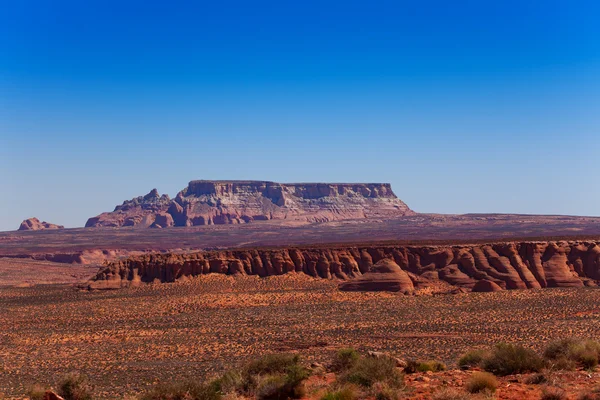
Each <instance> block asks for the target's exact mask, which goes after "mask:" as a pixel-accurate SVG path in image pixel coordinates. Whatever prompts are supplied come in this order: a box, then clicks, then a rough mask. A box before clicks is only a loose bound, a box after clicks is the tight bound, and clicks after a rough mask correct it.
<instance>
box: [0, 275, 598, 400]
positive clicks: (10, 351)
mask: <svg viewBox="0 0 600 400" xmlns="http://www.w3.org/2000/svg"><path fill="white" fill-rule="evenodd" d="M0 326H2V327H3V329H1V330H0V393H4V394H5V395H6V396H7V398H19V395H22V394H23V393H24V392H25V390H26V388H27V387H28V386H29V385H31V384H33V383H36V382H42V383H50V384H53V383H55V382H56V380H57V379H59V378H60V377H61V375H63V374H65V373H67V372H69V371H81V372H83V373H84V374H86V375H88V376H89V378H90V380H91V381H92V382H94V384H95V386H96V387H95V392H96V393H97V395H98V398H105V399H109V398H118V397H117V396H120V395H122V394H125V393H134V392H137V391H140V390H143V389H144V388H146V387H148V386H149V385H151V384H153V383H155V382H158V381H169V380H176V379H185V378H202V377H206V376H210V375H211V374H214V373H216V372H220V371H223V370H224V369H228V368H232V367H235V366H236V365H238V364H239V363H242V362H245V361H247V360H248V359H249V358H252V357H254V356H256V355H258V354H263V353H266V352H281V351H298V352H300V353H301V354H302V355H303V356H304V357H305V359H306V360H307V362H311V361H319V362H327V360H329V359H330V357H331V356H332V354H333V353H334V352H335V351H336V350H337V349H339V348H341V347H355V348H357V349H359V350H361V351H367V350H378V351H386V352H389V353H393V354H395V355H397V356H400V357H402V358H418V359H422V360H427V359H435V360H442V361H445V362H446V363H448V364H449V366H452V365H454V363H455V362H456V359H457V358H458V356H459V355H460V354H461V353H462V352H464V351H465V350H467V349H472V348H478V347H485V346H488V345H492V344H494V343H496V342H499V341H510V342H519V343H524V344H527V345H533V346H538V347H539V346H542V345H543V344H544V343H545V342H547V341H549V340H552V339H557V338H563V337H571V336H580V337H589V338H593V339H600V289H592V288H586V289H543V290H524V291H503V292H497V293H481V294H479V293H470V294H459V295H443V296H403V295H396V294H391V293H348V292H339V291H337V282H335V281H328V280H322V279H313V278H310V277H307V276H305V275H296V274H288V275H285V276H276V277H270V278H262V279H261V278H257V277H239V278H234V277H230V276H222V275H207V276H202V277H198V278H194V279H192V280H191V281H190V282H181V283H175V284H159V285H144V286H142V287H139V288H130V289H124V290H119V291H109V292H87V291H76V290H74V288H73V287H71V286H66V285H36V286H33V287H3V288H0ZM457 372H460V371H457Z"/></svg>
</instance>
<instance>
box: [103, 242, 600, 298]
mask: <svg viewBox="0 0 600 400" xmlns="http://www.w3.org/2000/svg"><path fill="white" fill-rule="evenodd" d="M599 243H600V242H596V241H569V242H567V241H559V242H507V243H494V244H488V245H461V246H424V247H412V246H364V247H362V246H348V247H343V246H341V247H327V248H311V247H306V248H285V249H255V250H243V249H241V250H223V251H203V252H195V253H186V254H173V253H167V254H146V255H141V256H135V257H130V258H126V259H122V260H119V261H115V262H112V263H109V264H107V266H106V267H105V268H104V269H103V270H101V272H99V273H98V275H97V276H96V277H95V278H94V281H95V282H93V283H92V287H94V286H96V287H102V286H105V287H120V286H127V285H129V284H130V283H131V282H152V281H160V282H174V281H176V280H177V279H179V278H182V277H189V276H196V275H202V274H209V273H218V274H227V275H237V274H247V275H258V276H261V277H265V276H271V275H281V274H286V273H303V274H307V275H309V276H312V277H318V278H324V279H332V278H338V279H342V280H348V279H354V278H361V277H362V279H363V280H364V279H366V278H368V277H369V273H373V272H375V273H376V272H377V270H378V268H375V269H374V265H376V264H377V263H378V262H380V261H382V260H387V261H391V262H393V263H395V264H396V265H397V266H398V268H399V270H395V268H393V265H392V268H391V269H390V267H389V265H390V264H388V265H387V267H385V268H387V272H388V273H389V272H393V273H397V275H398V274H399V275H402V276H403V275H404V274H406V275H407V276H408V277H409V278H410V281H411V282H412V284H413V286H414V287H415V288H419V287H426V286H427V285H430V284H432V283H435V282H440V281H443V282H445V283H446V284H449V285H451V286H454V287H458V288H466V289H469V290H471V289H473V288H474V287H475V289H476V290H478V291H481V290H483V291H490V290H496V286H497V287H499V288H500V289H538V288H546V287H580V286H584V285H586V286H593V285H595V284H596V283H597V282H598V281H600V245H599ZM379 272H381V271H379ZM384 272H385V271H384ZM402 279H404V278H402ZM483 281H486V282H483ZM479 282H483V283H480V284H478V283H479ZM402 285H404V286H403V288H404V287H406V288H408V289H410V287H409V285H408V281H406V280H404V281H403V283H402ZM401 291H402V290H401Z"/></svg>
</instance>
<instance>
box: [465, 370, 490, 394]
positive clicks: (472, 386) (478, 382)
mask: <svg viewBox="0 0 600 400" xmlns="http://www.w3.org/2000/svg"><path fill="white" fill-rule="evenodd" d="M497 388H498V380H497V379H496V377H495V376H494V375H492V374H490V373H487V372H475V373H474V374H473V375H472V376H471V378H469V380H468V382H467V386H466V389H467V392H469V393H480V392H483V391H486V390H487V391H489V392H491V393H494V392H495V391H496V389H497Z"/></svg>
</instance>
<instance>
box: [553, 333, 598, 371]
mask: <svg viewBox="0 0 600 400" xmlns="http://www.w3.org/2000/svg"><path fill="white" fill-rule="evenodd" d="M544 357H546V358H547V359H548V360H551V364H552V367H553V368H555V369H574V368H575V365H580V366H582V367H583V368H585V369H593V368H595V367H596V365H598V360H599V357H600V343H598V342H595V341H593V340H577V339H562V340H558V341H555V342H551V343H550V344H549V345H548V346H547V347H546V350H545V351H544Z"/></svg>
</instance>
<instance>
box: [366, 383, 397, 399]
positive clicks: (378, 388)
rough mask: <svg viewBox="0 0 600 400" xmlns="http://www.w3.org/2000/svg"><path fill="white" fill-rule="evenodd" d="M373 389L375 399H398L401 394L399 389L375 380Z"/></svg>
mask: <svg viewBox="0 0 600 400" xmlns="http://www.w3.org/2000/svg"><path fill="white" fill-rule="evenodd" d="M372 389H373V394H374V395H375V400H398V397H399V394H400V393H399V391H398V389H394V388H391V387H389V386H388V384H387V383H385V382H375V384H373V388H372Z"/></svg>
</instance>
